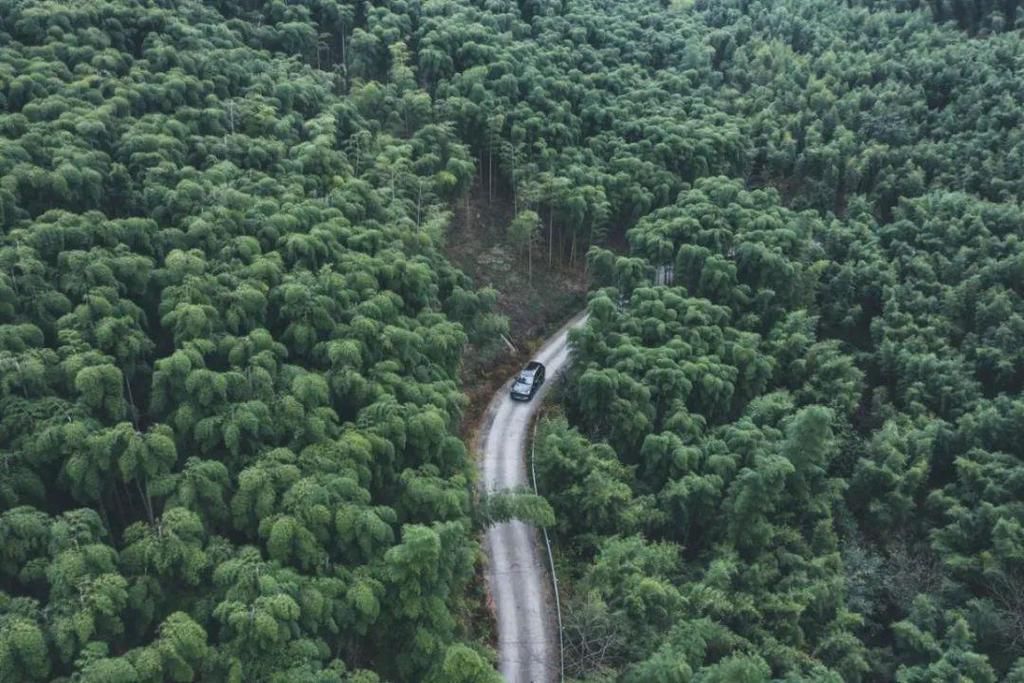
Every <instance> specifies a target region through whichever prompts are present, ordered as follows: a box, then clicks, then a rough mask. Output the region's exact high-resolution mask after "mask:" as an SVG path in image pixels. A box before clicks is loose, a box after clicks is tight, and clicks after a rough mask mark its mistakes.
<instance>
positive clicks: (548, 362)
mask: <svg viewBox="0 0 1024 683" xmlns="http://www.w3.org/2000/svg"><path fill="white" fill-rule="evenodd" d="M585 320H586V315H585V314H583V313H581V314H579V315H577V316H576V317H575V318H573V319H572V320H570V321H569V322H568V323H566V325H565V326H564V327H562V329H560V330H559V331H558V332H556V333H555V334H554V335H553V336H551V337H550V338H549V339H548V340H547V341H546V342H544V345H543V346H542V347H541V348H540V351H538V352H537V353H536V354H535V355H534V358H535V359H536V360H539V361H540V362H541V363H543V364H544V365H545V366H546V367H547V381H546V382H545V383H544V385H543V386H542V387H541V388H540V390H539V391H538V392H537V395H535V396H534V397H533V400H532V401H530V402H528V403H520V402H518V401H513V400H512V399H511V398H509V389H510V388H511V383H512V379H511V378H510V379H509V381H508V382H506V383H505V384H504V385H503V386H502V387H501V389H499V390H498V393H496V394H495V395H494V398H492V399H491V403H490V405H489V406H488V407H487V412H486V413H485V414H484V423H483V429H481V431H480V435H479V437H478V440H477V444H476V446H477V450H478V452H482V454H483V457H482V458H481V461H480V471H481V486H482V487H483V488H484V489H485V490H486V491H500V490H502V489H509V488H517V487H524V486H528V485H529V482H530V480H529V479H528V478H527V475H526V443H527V432H528V430H529V428H530V423H531V421H532V418H533V415H534V413H536V412H537V409H538V408H539V407H540V404H541V402H542V401H543V399H544V395H545V394H546V393H547V391H548V389H549V388H550V387H551V385H552V384H553V380H554V379H555V376H556V375H557V374H558V373H559V372H561V370H562V369H564V367H565V366H566V365H567V364H568V362H569V330H570V329H572V328H573V327H576V326H578V325H581V324H582V323H583V322H584V321H585ZM484 547H485V550H486V552H487V556H488V558H489V563H488V568H487V584H488V591H489V594H490V596H491V598H492V600H493V602H494V608H495V612H496V614H497V624H498V666H499V669H500V671H501V674H502V675H503V676H504V677H505V679H506V680H507V681H508V682H509V683H549V682H551V681H557V680H558V670H559V652H558V633H557V629H556V626H555V607H554V600H553V599H552V597H551V596H552V591H551V580H550V578H549V577H548V572H547V558H546V557H545V555H544V551H543V550H542V549H541V546H540V545H539V541H538V536H537V530H536V529H535V528H534V527H532V526H529V525H527V524H524V523H523V522H519V521H512V522H506V523H504V524H495V525H493V526H491V527H490V528H489V529H488V531H487V535H486V539H485V542H484Z"/></svg>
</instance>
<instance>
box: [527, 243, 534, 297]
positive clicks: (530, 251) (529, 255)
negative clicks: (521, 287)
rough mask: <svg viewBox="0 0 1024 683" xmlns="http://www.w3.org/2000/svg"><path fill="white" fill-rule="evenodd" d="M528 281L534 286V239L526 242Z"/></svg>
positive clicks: (528, 283)
mask: <svg viewBox="0 0 1024 683" xmlns="http://www.w3.org/2000/svg"><path fill="white" fill-rule="evenodd" d="M526 283H527V285H529V286H530V287H533V240H530V241H529V242H527V243H526Z"/></svg>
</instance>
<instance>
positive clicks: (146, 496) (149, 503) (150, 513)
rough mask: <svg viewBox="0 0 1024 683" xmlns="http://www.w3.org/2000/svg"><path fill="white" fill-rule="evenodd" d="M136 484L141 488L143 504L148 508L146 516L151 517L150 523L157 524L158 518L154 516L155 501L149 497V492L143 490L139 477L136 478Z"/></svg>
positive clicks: (140, 493)
mask: <svg viewBox="0 0 1024 683" xmlns="http://www.w3.org/2000/svg"><path fill="white" fill-rule="evenodd" d="M135 486H136V487H137V488H138V489H139V495H140V496H142V505H143V506H144V507H145V508H146V517H148V518H149V523H150V525H151V526H152V525H153V524H156V518H155V517H154V516H153V501H151V500H150V499H149V492H148V491H146V490H143V488H142V484H141V483H140V482H139V480H138V479H136V480H135ZM147 488H148V487H147Z"/></svg>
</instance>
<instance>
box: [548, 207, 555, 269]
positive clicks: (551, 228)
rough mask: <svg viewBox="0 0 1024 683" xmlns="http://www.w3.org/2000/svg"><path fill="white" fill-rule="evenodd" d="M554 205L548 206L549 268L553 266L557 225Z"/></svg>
mask: <svg viewBox="0 0 1024 683" xmlns="http://www.w3.org/2000/svg"><path fill="white" fill-rule="evenodd" d="M554 213H555V209H554V207H550V206H549V207H548V269H550V268H551V252H552V251H554V248H555V243H554V240H555V232H554V230H555V225H554V218H553V217H554Z"/></svg>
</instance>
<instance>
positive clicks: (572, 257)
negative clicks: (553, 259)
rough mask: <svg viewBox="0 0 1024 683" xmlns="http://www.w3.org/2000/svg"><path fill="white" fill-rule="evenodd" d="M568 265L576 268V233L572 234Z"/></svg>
mask: <svg viewBox="0 0 1024 683" xmlns="http://www.w3.org/2000/svg"><path fill="white" fill-rule="evenodd" d="M569 265H570V266H572V267H574V268H575V267H576V233H575V232H574V233H573V234H572V249H570V250H569Z"/></svg>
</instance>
